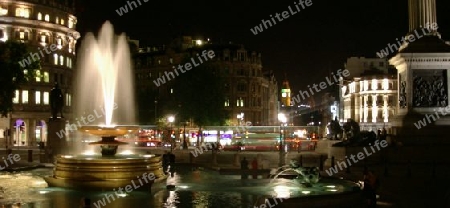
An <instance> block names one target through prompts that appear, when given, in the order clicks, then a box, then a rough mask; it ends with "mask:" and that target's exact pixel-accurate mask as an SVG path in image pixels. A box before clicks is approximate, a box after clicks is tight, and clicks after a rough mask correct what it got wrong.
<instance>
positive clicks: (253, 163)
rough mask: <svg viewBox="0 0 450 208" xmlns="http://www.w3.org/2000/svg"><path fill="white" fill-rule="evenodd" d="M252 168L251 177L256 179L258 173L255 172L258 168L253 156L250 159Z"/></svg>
mask: <svg viewBox="0 0 450 208" xmlns="http://www.w3.org/2000/svg"><path fill="white" fill-rule="evenodd" d="M252 170H253V179H257V178H258V174H257V173H256V171H257V170H258V160H257V159H256V157H255V158H253V161H252Z"/></svg>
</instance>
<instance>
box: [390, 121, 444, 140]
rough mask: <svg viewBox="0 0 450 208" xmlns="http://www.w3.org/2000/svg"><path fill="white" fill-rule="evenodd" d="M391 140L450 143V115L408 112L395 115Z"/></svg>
mask: <svg viewBox="0 0 450 208" xmlns="http://www.w3.org/2000/svg"><path fill="white" fill-rule="evenodd" d="M392 130H393V134H394V135H395V136H394V137H393V138H392V139H393V142H398V143H399V144H401V145H450V137H449V135H450V115H449V116H443V115H442V114H441V113H436V114H419V113H409V114H406V115H401V116H397V117H396V118H395V121H394V125H393V127H392Z"/></svg>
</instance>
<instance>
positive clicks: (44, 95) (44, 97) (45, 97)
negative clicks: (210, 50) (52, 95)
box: [42, 92, 49, 105]
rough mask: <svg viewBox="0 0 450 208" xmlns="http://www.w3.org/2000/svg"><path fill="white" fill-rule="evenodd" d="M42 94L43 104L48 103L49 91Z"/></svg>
mask: <svg viewBox="0 0 450 208" xmlns="http://www.w3.org/2000/svg"><path fill="white" fill-rule="evenodd" d="M42 95H43V101H44V105H48V104H49V93H48V92H44V94H42Z"/></svg>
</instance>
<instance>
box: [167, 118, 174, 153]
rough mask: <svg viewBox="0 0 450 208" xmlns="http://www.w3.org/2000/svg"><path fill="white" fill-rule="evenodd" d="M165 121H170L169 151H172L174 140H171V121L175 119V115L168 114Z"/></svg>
mask: <svg viewBox="0 0 450 208" xmlns="http://www.w3.org/2000/svg"><path fill="white" fill-rule="evenodd" d="M167 121H168V122H169V123H170V130H169V132H170V133H169V137H170V142H171V144H170V152H172V150H173V144H174V142H173V140H172V123H173V122H174V121H175V117H173V116H169V117H168V118H167Z"/></svg>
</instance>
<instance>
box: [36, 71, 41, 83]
mask: <svg viewBox="0 0 450 208" xmlns="http://www.w3.org/2000/svg"><path fill="white" fill-rule="evenodd" d="M36 82H41V70H36Z"/></svg>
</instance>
